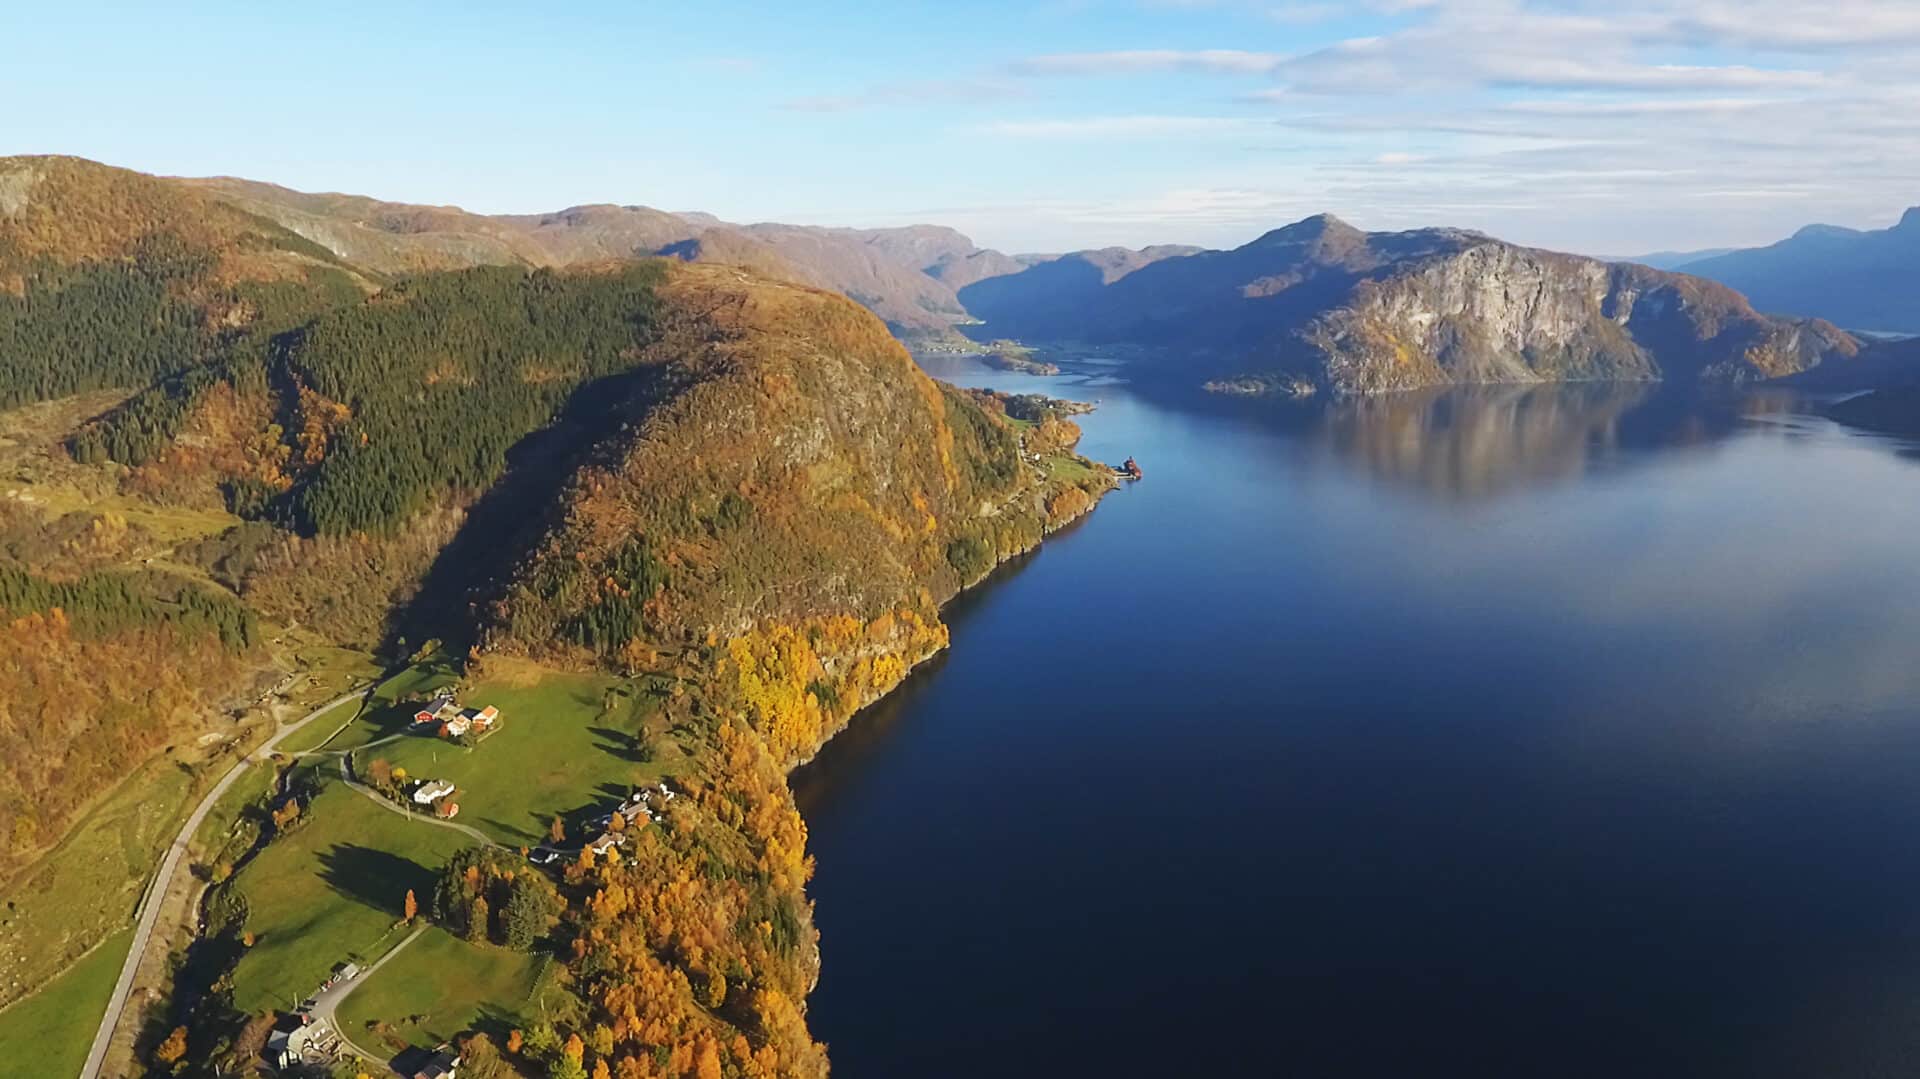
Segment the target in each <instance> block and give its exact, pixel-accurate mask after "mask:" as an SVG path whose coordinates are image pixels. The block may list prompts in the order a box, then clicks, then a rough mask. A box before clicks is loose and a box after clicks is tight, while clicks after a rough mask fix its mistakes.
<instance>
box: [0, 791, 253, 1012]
mask: <svg viewBox="0 0 1920 1079" xmlns="http://www.w3.org/2000/svg"><path fill="white" fill-rule="evenodd" d="M228 767H229V764H228V763H227V762H226V761H224V760H222V761H215V762H213V764H212V765H211V766H210V767H209V769H208V770H207V773H206V774H210V775H212V776H213V777H216V778H217V777H218V776H219V775H222V774H224V773H225V771H226V769H227V768H228ZM205 781H206V776H205V775H195V774H193V773H189V772H188V771H187V770H186V769H184V768H182V767H180V766H179V765H178V764H176V763H174V762H172V761H168V760H156V761H152V762H149V763H148V764H147V765H145V766H144V767H142V768H140V769H138V770H137V771H135V772H134V773H133V774H132V775H130V776H129V777H128V778H127V780H126V781H125V782H124V783H122V784H121V785H120V786H119V787H118V788H116V789H115V790H114V791H113V792H112V793H110V794H108V795H107V797H106V798H105V799H104V800H103V801H102V802H101V803H100V804H99V805H98V806H97V807H95V808H94V809H93V810H91V811H90V812H88V813H87V815H86V816H84V817H82V818H81V819H80V823H79V824H77V825H75V826H74V828H73V830H72V831H71V832H70V833H69V834H68V835H67V838H66V839H64V840H62V841H61V843H60V845H59V846H57V847H55V848H54V849H53V850H52V851H51V852H50V853H48V854H47V855H46V856H45V857H43V858H41V859H40V861H38V862H37V863H35V864H34V865H33V866H32V867H31V868H29V869H28V870H26V871H25V872H23V873H22V874H21V875H20V876H19V877H18V878H16V879H14V880H12V881H10V882H8V885H7V887H6V888H5V889H4V890H0V1002H4V1001H8V1000H12V999H13V998H14V996H15V994H17V993H21V992H24V991H26V990H27V989H30V988H32V987H34V986H39V985H44V984H46V982H47V981H48V980H49V979H51V978H53V977H54V976H55V975H56V974H58V973H60V972H61V971H63V970H65V969H66V968H67V966H68V965H69V964H71V963H72V962H73V960H74V959H75V957H77V956H79V955H80V954H81V953H82V952H85V951H86V950H87V949H89V948H91V947H93V946H94V945H95V944H96V943H98V942H99V941H101V940H102V939H104V938H105V937H106V936H107V935H108V934H110V933H112V932H114V931H115V930H116V929H119V928H120V927H122V926H124V925H126V924H127V923H128V922H129V921H130V920H131V919H132V918H133V911H134V907H135V906H136V905H138V903H139V902H140V893H141V890H142V889H143V888H144V887H145V886H146V882H147V878H148V877H149V876H150V875H151V874H152V872H153V869H154V866H156V865H157V864H159V861H160V854H161V852H162V851H163V850H164V849H165V848H166V845H167V843H168V842H169V841H170V840H171V839H172V838H173V836H174V833H175V832H176V831H177V830H178V829H179V826H180V824H179V822H180V819H181V817H182V816H184V815H185V813H186V811H187V808H188V807H189V806H190V805H191V804H192V803H193V801H194V800H195V799H196V798H197V797H198V796H199V791H200V789H201V787H202V785H203V783H204V782H205Z"/></svg>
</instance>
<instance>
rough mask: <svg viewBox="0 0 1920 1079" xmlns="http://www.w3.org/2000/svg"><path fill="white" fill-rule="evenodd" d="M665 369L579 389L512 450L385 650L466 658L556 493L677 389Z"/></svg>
mask: <svg viewBox="0 0 1920 1079" xmlns="http://www.w3.org/2000/svg"><path fill="white" fill-rule="evenodd" d="M671 388H672V387H671V383H670V381H669V379H668V378H667V375H666V371H665V370H664V368H663V367H662V366H660V365H648V366H644V367H637V368H634V369H633V370H630V371H625V372H622V373H620V374H617V375H611V376H608V377H606V378H601V379H595V380H594V381H592V382H588V383H585V384H583V385H581V386H580V387H578V388H577V389H575V390H574V391H573V393H572V394H571V395H569V397H568V398H567V403H566V404H565V405H564V406H562V408H561V410H560V414H559V417H558V418H557V419H556V420H555V421H554V422H553V423H551V424H548V425H547V426H546V427H544V428H542V429H540V430H538V431H535V432H534V433H532V434H530V435H528V436H526V437H525V438H523V439H521V440H520V441H519V442H517V443H515V444H514V446H513V448H512V449H510V450H508V451H507V469H506V472H505V473H504V474H503V475H502V476H501V478H500V480H499V481H498V482H496V483H495V484H494V485H493V486H492V487H490V488H488V489H487V491H486V493H484V494H482V495H481V496H480V498H479V499H478V500H477V501H476V502H474V503H473V505H472V506H471V507H469V509H468V510H467V518H466V520H465V522H463V523H462V524H461V526H460V530H459V531H458V532H457V533H455V535H454V537H453V539H452V540H451V541H450V542H449V543H448V544H447V545H446V547H445V548H443V549H442V550H441V552H440V554H439V555H438V556H437V557H436V558H435V559H434V562H433V566H432V568H431V569H429V570H428V571H427V575H426V578H425V579H424V580H423V581H422V582H421V585H420V590H419V591H418V592H417V593H415V595H414V598H413V599H412V600H411V601H409V602H408V603H407V604H406V606H405V607H404V608H403V609H402V610H400V611H398V612H397V613H396V614H395V615H394V616H393V618H392V620H391V622H390V623H389V625H388V627H387V633H386V638H385V640H384V641H383V642H382V649H383V651H384V652H385V653H387V654H393V653H394V652H396V651H399V650H401V648H402V642H404V641H412V642H420V641H425V640H429V639H432V638H438V639H439V640H441V641H443V642H445V645H446V648H447V650H448V651H449V652H451V653H453V654H455V655H459V654H463V653H465V652H466V651H467V649H468V647H470V646H471V645H472V644H473V643H474V639H475V632H476V627H477V626H478V624H479V621H480V620H479V619H478V618H477V617H476V613H477V612H476V608H477V605H478V604H479V603H480V602H482V601H484V600H485V599H486V598H488V597H489V596H490V595H491V593H492V590H493V586H494V585H496V584H497V583H498V582H502V581H504V580H506V579H507V577H508V575H509V573H510V572H511V570H512V569H513V566H514V563H515V562H516V561H518V559H519V557H520V554H521V552H522V551H524V550H525V549H526V546H527V544H528V543H529V542H531V541H532V540H533V539H535V538H537V537H538V535H539V534H540V531H541V529H542V528H543V527H544V526H545V524H546V522H547V520H548V519H549V515H550V514H551V513H552V512H553V511H554V510H555V509H556V506H555V501H554V496H555V494H556V493H557V492H558V491H559V490H560V489H561V488H562V487H564V486H565V484H566V481H567V480H568V478H570V477H571V476H572V475H573V473H574V472H575V471H576V470H577V469H578V468H579V467H580V465H582V464H583V463H585V462H586V461H587V460H589V459H590V458H591V457H592V455H593V454H594V453H596V452H598V451H600V450H601V449H602V444H603V443H604V442H605V441H606V440H607V439H608V438H610V437H611V436H612V435H614V434H615V433H617V432H618V431H619V430H620V428H621V426H622V425H623V424H625V423H627V422H628V421H630V420H634V419H638V418H639V417H641V416H644V415H645V414H646V413H647V412H649V411H650V410H651V409H652V408H653V407H654V406H655V405H656V404H658V403H659V402H660V401H661V400H663V399H665V397H666V396H667V395H668V394H669V393H670V392H671Z"/></svg>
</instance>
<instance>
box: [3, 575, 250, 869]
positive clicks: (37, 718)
mask: <svg viewBox="0 0 1920 1079" xmlns="http://www.w3.org/2000/svg"><path fill="white" fill-rule="evenodd" d="M256 643H257V642H256V640H255V628H254V618H253V616H252V615H251V614H250V613H249V612H248V611H247V610H246V609H244V608H243V607H242V606H241V605H240V604H239V603H237V602H235V601H234V600H233V599H232V598H231V597H229V596H223V595H220V594H217V593H214V592H211V591H209V590H206V589H202V588H198V587H195V586H193V585H190V584H185V583H183V582H181V581H180V580H178V579H177V578H171V577H168V576H165V575H161V574H153V573H135V572H119V571H100V572H93V573H87V574H83V575H81V576H78V577H72V578H68V579H55V578H49V577H44V576H39V575H36V574H30V573H28V572H26V571H24V570H22V569H20V568H18V567H17V566H12V565H8V564H6V563H4V562H0V836H5V837H6V839H7V847H6V855H5V856H4V857H0V879H4V878H5V876H6V875H7V872H8V871H10V870H11V869H13V868H15V867H17V866H18V865H19V864H20V862H21V861H22V860H24V859H26V858H28V857H29V856H31V855H32V854H34V853H36V852H38V851H39V850H40V849H41V848H42V847H44V846H45V845H47V844H48V843H50V842H52V841H53V840H55V839H57V838H59V836H60V835H61V834H62V832H63V831H64V830H65V827H66V825H67V823H68V821H69V820H70V818H71V816H72V814H73V812H74V811H75V810H76V809H78V808H80V807H81V806H83V805H85V804H87V803H88V802H89V801H91V800H92V799H93V798H94V797H95V796H96V795H97V793H98V792H99V791H100V790H101V789H103V788H104V787H107V786H111V785H112V784H113V783H114V782H116V781H118V780H119V779H120V778H121V777H123V776H124V775H125V774H126V773H127V772H128V771H129V770H130V769H132V767H133V766H134V765H136V764H138V763H140V762H141V761H143V760H145V759H146V757H147V756H148V755H149V754H150V753H152V752H153V751H154V750H155V749H157V748H158V747H160V746H162V745H165V744H166V743H167V741H168V739H169V738H170V737H172V735H173V734H174V733H175V730H176V725H177V724H178V723H180V722H183V721H188V720H191V719H192V718H194V717H193V715H192V713H194V712H196V711H199V710H202V709H205V708H207V707H208V706H209V705H211V704H213V703H214V702H216V701H218V700H220V699H222V698H225V697H231V696H237V695H239V694H241V693H243V692H244V691H245V689H246V687H247V679H246V678H245V677H244V676H245V674H246V673H247V672H248V671H249V670H250V669H253V668H255V667H257V666H258V660H259V657H258V656H257V655H255V654H253V653H254V651H255V646H256Z"/></svg>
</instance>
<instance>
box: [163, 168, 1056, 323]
mask: <svg viewBox="0 0 1920 1079" xmlns="http://www.w3.org/2000/svg"><path fill="white" fill-rule="evenodd" d="M181 183H183V184H185V185H187V186H189V187H193V188H197V189H200V190H203V191H207V192H211V193H214V194H216V195H217V196H219V197H220V198H221V199H222V200H224V201H226V202H229V203H231V204H233V205H235V206H239V207H242V208H245V209H246V210H248V211H250V212H252V213H255V214H258V215H260V216H262V217H266V218H270V219H272V220H273V221H275V222H276V223H278V224H279V225H281V226H283V227H284V228H286V229H287V230H289V231H291V232H294V233H298V234H299V235H301V236H303V237H306V238H307V239H309V240H311V241H313V242H314V243H316V244H319V245H320V246H322V247H324V248H326V249H327V250H329V251H331V252H333V253H334V254H335V255H337V256H338V257H340V258H342V259H345V260H348V261H350V262H352V263H354V264H355V265H358V266H363V267H366V268H368V269H372V270H376V271H378V272H380V273H383V274H389V275H390V274H397V273H407V272H414V271H420V270H445V269H458V268H462V267H467V266H477V265H525V266H572V265H579V264H581V263H587V262H596V261H602V260H606V259H620V258H634V257H637V256H645V255H656V254H666V255H673V256H676V257H679V258H683V259H688V260H698V261H712V262H724V263H729V264H737V265H748V266H751V267H753V268H755V269H757V270H760V271H762V272H767V273H771V274H774V275H775V276H779V277H783V278H786V279H789V280H795V281H800V282H804V283H806V284H811V285H816V286H818V287H821V288H828V289H832V290H834V291H836V292H840V293H843V294H845V295H847V296H850V297H852V298H853V299H855V300H856V301H857V302H859V303H861V304H863V305H864V306H866V307H867V308H868V309H870V310H872V311H873V312H874V313H875V314H877V315H879V316H880V317H881V318H882V319H883V320H884V321H886V323H887V324H888V326H889V327H891V328H892V329H893V330H894V332H895V333H896V334H898V335H900V336H902V337H906V338H915V337H938V336H942V335H945V334H948V333H951V332H952V329H951V328H952V326H953V324H954V323H955V322H959V321H963V320H965V319H966V318H967V313H966V310H965V309H964V308H963V307H962V306H961V304H960V301H959V299H958V298H957V297H956V296H955V295H954V290H955V289H956V288H958V287H959V286H960V285H962V284H966V283H970V282H972V281H974V280H978V279H979V278H980V277H982V276H987V275H991V274H995V273H1008V272H1012V271H1013V270H1017V269H1019V268H1020V264H1019V263H1017V262H1013V261H1011V260H1008V259H1007V258H1006V256H1003V255H999V254H998V253H997V252H986V251H981V250H980V249H978V248H976V247H975V246H974V244H973V242H972V241H971V240H969V239H967V238H966V237H965V236H963V235H961V234H960V233H958V232H955V231H954V230H952V229H949V228H943V227H939V226H934V225H913V226H908V227H905V228H886V229H847V228H818V227H812V226H804V225H784V224H778V223H761V224H753V225H735V224H729V223H727V222H724V221H721V220H720V219H719V218H716V217H714V216H713V215H711V214H703V213H678V214H674V213H666V212H664V211H660V210H654V209H651V208H648V207H645V206H615V205H607V204H602V205H591V206H574V207H569V208H568V209H565V210H560V211H557V212H555V213H549V214H503V215H484V214H475V213H469V212H467V211H465V210H461V209H458V208H457V207H451V206H413V205H407V204H404V203H392V202H383V201H380V200H378V199H371V198H365V197H362V196H357V195H334V194H320V195H315V194H306V193H303V192H298V191H292V190H289V189H287V188H284V187H278V186H276V185H273V184H263V183H258V182H255V181H250V180H239V179H234V178H231V177H216V178H212V179H205V180H185V181H181ZM955 282H958V284H956V283H955Z"/></svg>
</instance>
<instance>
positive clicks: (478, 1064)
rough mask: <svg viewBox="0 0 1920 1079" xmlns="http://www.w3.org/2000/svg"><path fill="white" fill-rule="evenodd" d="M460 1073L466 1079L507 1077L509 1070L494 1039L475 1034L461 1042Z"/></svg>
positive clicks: (498, 1078)
mask: <svg viewBox="0 0 1920 1079" xmlns="http://www.w3.org/2000/svg"><path fill="white" fill-rule="evenodd" d="M509 1044H511V1043H509ZM460 1074H461V1076H463V1077H464V1079H506V1076H507V1075H508V1074H509V1072H508V1069H507V1064H506V1062H505V1061H503V1060H501V1059H500V1050H499V1048H498V1047H496V1046H495V1045H494V1044H493V1039H492V1038H489V1037H487V1036H486V1035H485V1034H475V1035H473V1036H472V1037H469V1038H467V1039H466V1040H464V1041H462V1042H461V1043H460Z"/></svg>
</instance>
